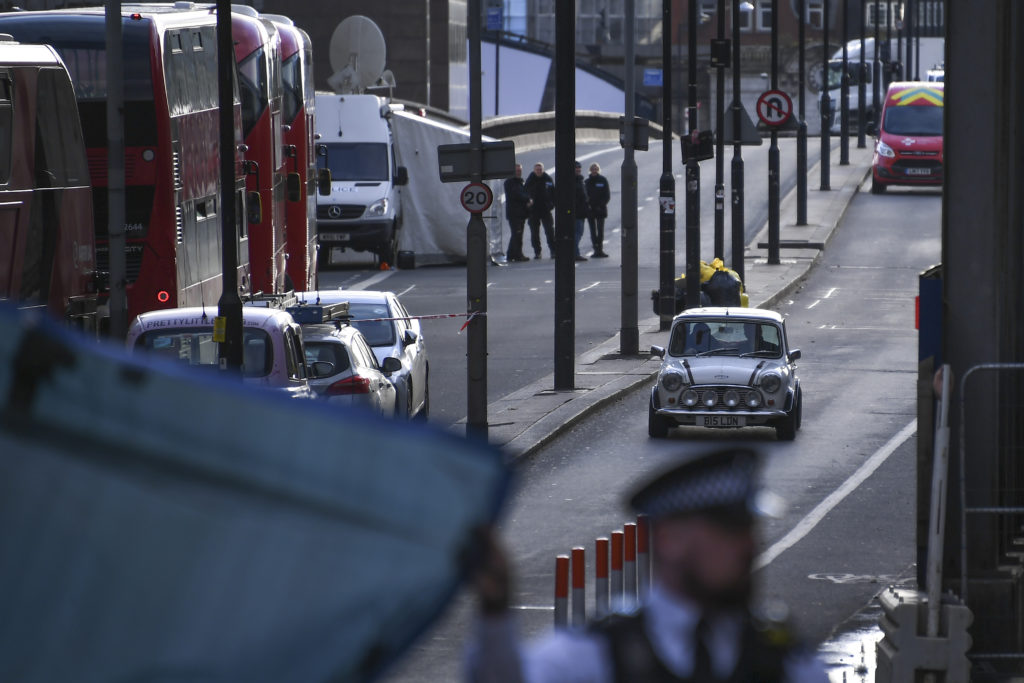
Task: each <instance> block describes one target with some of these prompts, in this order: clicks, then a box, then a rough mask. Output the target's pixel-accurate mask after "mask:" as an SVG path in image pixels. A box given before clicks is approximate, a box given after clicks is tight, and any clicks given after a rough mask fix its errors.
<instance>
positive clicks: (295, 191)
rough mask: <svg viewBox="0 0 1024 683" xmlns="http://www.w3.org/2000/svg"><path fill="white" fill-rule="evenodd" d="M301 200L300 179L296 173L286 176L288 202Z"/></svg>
mask: <svg viewBox="0 0 1024 683" xmlns="http://www.w3.org/2000/svg"><path fill="white" fill-rule="evenodd" d="M301 200H302V178H300V177H299V173H298V171H292V172H291V173H289V174H288V201H290V202H298V201H301Z"/></svg>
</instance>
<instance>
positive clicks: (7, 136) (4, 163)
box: [0, 73, 14, 185]
mask: <svg viewBox="0 0 1024 683" xmlns="http://www.w3.org/2000/svg"><path fill="white" fill-rule="evenodd" d="M13 127H14V88H13V87H12V84H11V76H10V74H8V73H3V74H0V185H6V184H7V181H8V180H9V179H10V177H11V149H12V145H13V132H14V130H13Z"/></svg>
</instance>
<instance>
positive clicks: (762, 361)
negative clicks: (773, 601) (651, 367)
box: [647, 308, 802, 441]
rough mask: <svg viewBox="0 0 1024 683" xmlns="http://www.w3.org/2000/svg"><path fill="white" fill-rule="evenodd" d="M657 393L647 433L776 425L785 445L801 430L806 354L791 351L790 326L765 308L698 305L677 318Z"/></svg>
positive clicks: (663, 352)
mask: <svg viewBox="0 0 1024 683" xmlns="http://www.w3.org/2000/svg"><path fill="white" fill-rule="evenodd" d="M651 355H654V356H659V357H661V358H662V359H663V360H662V365H661V372H660V373H659V374H658V383H657V384H656V385H655V387H654V389H652V391H651V403H650V414H649V418H648V426H647V431H648V434H650V436H652V437H658V438H661V437H665V436H667V435H668V430H669V429H670V428H672V427H676V426H680V425H692V426H697V427H717V428H731V427H749V426H770V427H774V428H775V433H776V436H777V438H778V439H779V440H780V441H792V440H793V439H794V438H795V437H796V431H797V430H798V429H800V415H801V404H802V396H801V391H800V379H799V378H798V377H797V376H796V360H797V359H798V358H800V350H799V349H791V348H789V342H788V340H787V339H786V324H785V321H784V320H783V318H782V316H781V315H779V314H778V313H775V312H774V311H767V310H762V309H758V308H692V309H689V310H686V311H683V312H682V313H680V314H679V315H677V316H676V317H675V319H674V320H673V321H672V331H671V334H670V336H669V343H668V348H667V349H666V348H662V347H660V346H652V347H651Z"/></svg>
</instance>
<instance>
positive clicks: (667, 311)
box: [658, 0, 700, 330]
mask: <svg viewBox="0 0 1024 683" xmlns="http://www.w3.org/2000/svg"><path fill="white" fill-rule="evenodd" d="M690 5H691V6H692V7H693V8H694V9H695V8H696V3H695V2H691V3H690ZM690 14H691V21H692V15H693V12H691V13H690ZM661 26H662V34H661V68H662V73H661V87H662V91H661V92H662V105H661V106H662V134H661V140H662V142H661V181H660V183H659V199H660V215H659V218H660V221H659V227H660V233H661V234H660V237H661V239H660V247H661V259H660V263H659V275H660V278H659V289H660V291H661V296H660V299H659V304H660V305H659V306H658V313H659V326H658V328H659V329H660V330H667V329H669V328H670V327H672V318H673V316H674V315H675V270H676V214H675V211H676V206H675V205H676V179H675V176H673V175H672V0H662V2H661ZM691 47H692V46H691ZM690 59H691V60H692V59H693V53H692V51H691V56H690ZM692 68H693V65H692V64H691V69H692ZM691 104H692V102H691ZM687 207H689V191H687ZM687 221H689V214H687ZM687 239H689V237H687ZM687 281H688V282H694V280H687ZM696 281H697V282H699V281H700V278H699V277H698V278H697V280H696ZM687 289H689V288H687Z"/></svg>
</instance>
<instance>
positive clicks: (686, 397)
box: [682, 389, 700, 408]
mask: <svg viewBox="0 0 1024 683" xmlns="http://www.w3.org/2000/svg"><path fill="white" fill-rule="evenodd" d="M699 400H700V397H699V396H698V395H697V392H696V391H694V390H693V389H687V390H686V391H684V392H683V398H682V402H683V405H684V406H686V407H687V408H692V407H694V406H695V405H697V401H699Z"/></svg>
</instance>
